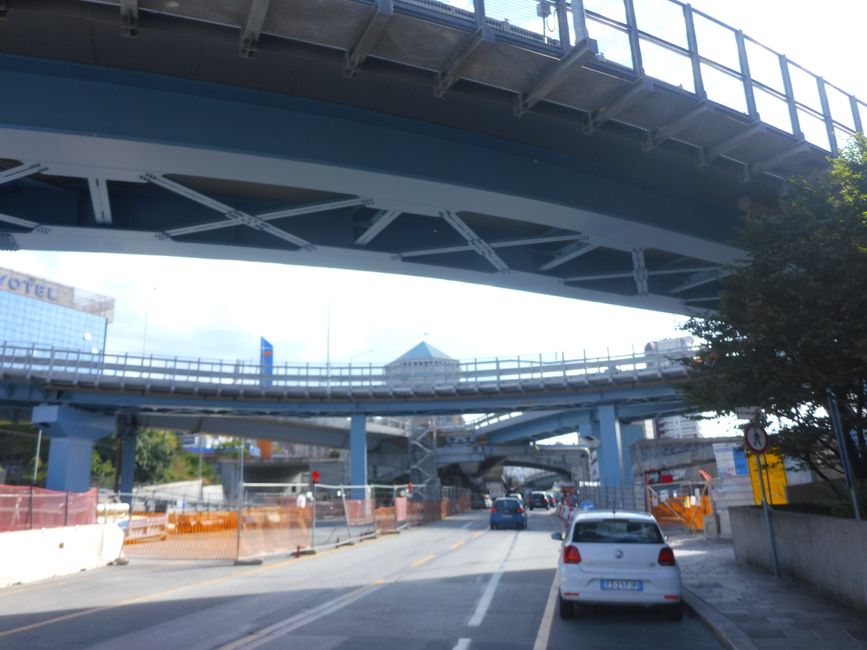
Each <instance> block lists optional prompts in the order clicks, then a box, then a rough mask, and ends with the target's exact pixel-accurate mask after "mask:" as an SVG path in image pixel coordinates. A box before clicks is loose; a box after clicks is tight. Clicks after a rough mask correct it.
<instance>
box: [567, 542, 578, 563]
mask: <svg viewBox="0 0 867 650" xmlns="http://www.w3.org/2000/svg"><path fill="white" fill-rule="evenodd" d="M563 562H564V563H565V564H578V563H579V562H581V553H579V552H578V549H577V548H575V547H574V546H564V547H563Z"/></svg>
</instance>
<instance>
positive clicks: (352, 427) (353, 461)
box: [349, 414, 367, 499]
mask: <svg viewBox="0 0 867 650" xmlns="http://www.w3.org/2000/svg"><path fill="white" fill-rule="evenodd" d="M366 421H367V417H366V416H365V415H364V414H356V415H353V416H352V417H351V418H350V421H349V482H350V484H352V485H357V486H366V485H367V431H366V429H365V423H366ZM366 496H367V489H366V487H354V488H352V494H351V498H353V499H363V498H365V497H366Z"/></svg>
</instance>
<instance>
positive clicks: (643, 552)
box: [552, 510, 683, 620]
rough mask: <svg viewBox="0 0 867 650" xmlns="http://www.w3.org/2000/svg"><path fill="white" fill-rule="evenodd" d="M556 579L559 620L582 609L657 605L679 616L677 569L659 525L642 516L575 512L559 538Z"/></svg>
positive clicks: (679, 602) (681, 604)
mask: <svg viewBox="0 0 867 650" xmlns="http://www.w3.org/2000/svg"><path fill="white" fill-rule="evenodd" d="M552 537H553V538H555V539H560V540H561V541H562V542H563V545H562V549H561V552H560V560H559V563H558V566H557V574H558V575H557V577H558V581H559V585H560V602H559V605H560V616H561V617H562V618H573V617H574V616H575V615H576V613H577V607H578V606H579V605H582V604H601V605H647V606H651V605H658V606H661V607H664V608H665V610H664V611H665V613H666V615H667V616H668V618H670V619H672V620H680V619H681V618H682V617H683V601H682V600H681V598H682V596H681V584H680V567H678V565H677V562H676V561H675V558H674V551H673V550H672V549H671V547H670V546H668V544H666V542H665V537H664V536H663V534H662V531H661V530H660V529H659V524H658V523H657V522H656V519H654V518H653V516H652V515H649V514H647V513H646V512H626V511H624V512H619V511H618V512H614V511H611V510H595V511H592V512H579V513H578V514H576V515H575V517H574V518H573V519H572V522H571V523H570V524H569V527H568V529H567V531H566V533H565V535H564V534H562V533H554V534H553V535H552Z"/></svg>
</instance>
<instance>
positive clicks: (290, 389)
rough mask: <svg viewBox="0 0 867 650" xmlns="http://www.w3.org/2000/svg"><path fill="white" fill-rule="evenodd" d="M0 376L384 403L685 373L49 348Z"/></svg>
mask: <svg viewBox="0 0 867 650" xmlns="http://www.w3.org/2000/svg"><path fill="white" fill-rule="evenodd" d="M0 372H2V373H3V374H4V375H5V376H7V377H20V378H24V379H26V380H27V381H36V382H42V383H46V384H49V385H63V386H70V385H71V386H87V387H93V388H99V387H104V388H112V389H120V390H124V389H126V388H128V389H131V390H145V391H157V390H160V391H161V390H169V391H172V392H174V391H175V390H188V391H192V392H194V393H196V392H202V391H206V390H207V391H210V392H216V393H218V394H220V393H221V392H230V391H232V392H239V391H241V392H244V393H245V394H250V395H255V394H261V395H275V394H281V393H292V394H299V393H301V394H309V393H311V392H315V391H323V390H324V391H332V390H337V389H342V390H348V391H354V390H358V391H364V392H368V393H369V392H371V391H383V392H384V393H385V394H387V395H391V396H397V397H402V396H412V395H416V394H432V393H433V394H473V393H477V392H501V391H511V390H545V389H555V388H557V387H575V386H581V385H585V386H596V385H607V384H614V383H634V382H640V381H658V380H661V379H677V378H682V377H685V376H686V374H687V370H686V368H685V367H684V366H683V365H681V364H680V363H679V362H678V361H677V360H673V359H671V358H668V357H666V356H664V355H662V354H658V353H654V354H634V353H633V354H631V355H626V356H615V357H611V356H608V357H604V358H596V359H588V358H581V359H565V358H557V359H555V360H551V361H546V360H545V359H544V358H543V356H542V355H539V356H538V357H537V358H533V359H526V360H525V359H522V358H521V357H514V358H502V359H500V358H496V359H488V360H484V359H474V360H473V361H469V362H458V361H455V362H454V363H453V364H450V365H448V366H442V365H431V366H427V365H419V366H406V367H400V369H399V370H395V369H394V367H393V366H392V365H389V364H385V365H374V364H372V363H371V364H367V365H363V366H357V365H353V364H348V365H345V366H340V365H335V364H316V363H313V364H311V363H304V364H283V365H280V366H274V367H273V368H271V369H267V370H266V368H265V367H264V366H261V365H259V364H258V363H251V362H244V361H213V360H205V359H184V358H182V357H177V356H175V357H160V356H154V355H148V356H140V355H134V354H106V353H99V354H93V353H88V352H84V351H80V350H67V349H59V348H54V347H40V346H35V345H34V346H20V345H11V344H3V345H2V346H0Z"/></svg>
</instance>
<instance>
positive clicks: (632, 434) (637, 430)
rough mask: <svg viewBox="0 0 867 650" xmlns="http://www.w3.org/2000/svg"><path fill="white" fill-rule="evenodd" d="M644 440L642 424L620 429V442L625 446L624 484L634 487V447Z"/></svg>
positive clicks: (623, 453)
mask: <svg viewBox="0 0 867 650" xmlns="http://www.w3.org/2000/svg"><path fill="white" fill-rule="evenodd" d="M643 439H644V427H643V426H641V425H640V424H624V425H622V426H621V427H620V441H621V443H622V444H623V451H622V454H621V456H622V457H623V483H624V484H626V485H632V445H634V444H635V443H636V442H638V441H639V440H643Z"/></svg>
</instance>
